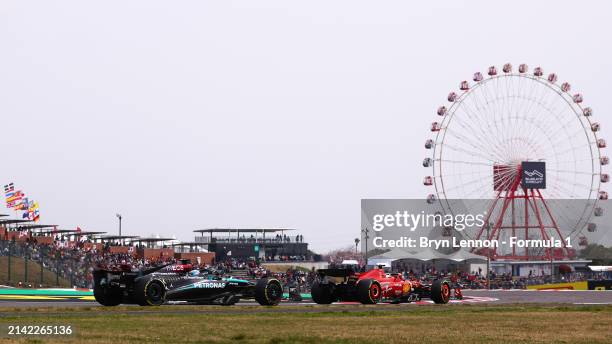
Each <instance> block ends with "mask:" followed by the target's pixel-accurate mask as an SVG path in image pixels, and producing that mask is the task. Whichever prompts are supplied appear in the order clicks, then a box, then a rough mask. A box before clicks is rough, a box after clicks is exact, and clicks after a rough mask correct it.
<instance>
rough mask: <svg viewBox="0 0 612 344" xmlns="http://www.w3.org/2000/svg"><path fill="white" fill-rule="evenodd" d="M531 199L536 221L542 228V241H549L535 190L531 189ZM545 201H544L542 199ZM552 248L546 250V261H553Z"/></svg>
mask: <svg viewBox="0 0 612 344" xmlns="http://www.w3.org/2000/svg"><path fill="white" fill-rule="evenodd" d="M530 192H531V198H532V199H533V208H534V211H535V214H536V219H537V220H538V226H539V227H540V234H541V235H542V239H544V240H548V239H550V237H549V236H548V233H546V229H545V228H544V223H543V222H542V216H541V215H540V210H539V209H538V204H537V198H536V195H535V192H534V191H533V189H530ZM541 200H542V201H544V199H541ZM552 256H553V255H552V247H550V248H548V249H546V259H552Z"/></svg>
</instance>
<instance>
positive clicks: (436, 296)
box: [431, 280, 451, 304]
mask: <svg viewBox="0 0 612 344" xmlns="http://www.w3.org/2000/svg"><path fill="white" fill-rule="evenodd" d="M450 296H451V288H450V283H448V281H446V280H435V281H433V283H432V284H431V300H432V301H433V302H434V303H438V304H445V303H448V301H449V300H450Z"/></svg>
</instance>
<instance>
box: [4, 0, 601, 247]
mask: <svg viewBox="0 0 612 344" xmlns="http://www.w3.org/2000/svg"><path fill="white" fill-rule="evenodd" d="M611 7H612V6H611V5H610V2H606V1H599V2H595V1H589V2H588V3H587V2H576V1H571V2H570V1H537V2H534V1H512V2H491V1H435V2H425V1H422V2H419V3H417V2H413V1H410V2H409V1H385V2H375V1H369V2H364V1H354V0H353V1H329V0H326V1H301V2H295V1H216V2H206V1H180V2H177V1H150V0H147V1H98V2H95V3H94V2H93V1H21V0H20V1H5V0H0V126H1V127H0V128H1V132H2V138H3V140H2V141H3V144H2V145H1V146H0V153H1V156H2V160H1V161H2V162H1V165H0V183H2V184H5V183H7V182H11V181H13V182H15V184H16V186H17V187H18V188H21V189H23V190H24V191H25V192H26V193H27V195H28V196H29V197H30V198H32V199H36V200H38V201H39V203H40V211H41V222H43V223H50V224H58V225H60V226H61V227H63V228H68V229H73V228H74V227H75V226H77V225H78V226H80V227H81V228H83V229H84V230H85V229H86V230H101V231H108V232H116V230H117V220H116V218H115V213H117V212H120V213H121V214H123V216H124V233H126V234H139V235H149V234H161V235H176V236H177V237H178V238H179V239H183V240H190V239H192V238H193V233H192V231H193V230H194V229H198V228H206V227H217V226H230V227H244V226H249V227H250V226H255V227H265V226H272V227H279V226H283V227H295V228H298V229H299V231H300V233H302V234H303V235H304V238H305V240H306V241H308V242H310V243H311V248H313V249H314V250H317V251H326V250H329V249H332V248H337V247H343V246H349V245H351V244H352V242H353V239H354V238H355V237H357V236H358V233H359V226H360V220H361V217H360V208H359V207H360V199H361V198H416V197H424V196H425V195H426V193H427V190H426V189H425V188H424V187H423V186H422V178H423V176H424V175H425V174H427V171H425V169H424V168H423V167H422V166H421V161H422V159H423V157H424V156H425V154H426V151H425V150H424V148H423V143H424V141H425V139H427V138H428V137H429V136H430V135H429V134H430V133H429V131H428V125H429V123H431V122H432V121H433V120H435V119H436V118H435V117H436V116H435V110H436V108H437V107H438V106H439V105H442V104H444V103H445V98H446V95H447V94H448V92H449V91H451V90H453V89H457V88H458V83H459V81H461V80H464V79H469V78H470V77H471V75H472V73H473V72H475V71H483V72H484V71H485V70H486V67H487V66H489V65H492V64H495V65H497V66H501V65H502V64H503V63H505V62H512V63H514V64H515V65H518V64H519V63H523V62H524V63H527V64H529V65H530V67H531V66H533V67H535V66H536V65H541V66H542V67H543V68H544V71H545V72H549V71H555V72H557V73H558V74H559V77H560V79H561V80H562V81H564V80H568V81H570V82H571V83H572V86H573V88H574V89H575V90H577V91H581V92H583V93H584V96H585V103H586V104H588V105H590V106H592V107H593V108H594V111H595V112H594V113H595V116H596V117H597V119H598V120H599V121H600V122H601V123H602V132H603V134H604V136H605V133H607V132H610V133H612V116H610V113H611V109H610V92H611V91H610V85H611V83H612V71H611V69H610V63H611V62H610V61H612V53H611V51H612V50H611V49H610V46H611V43H612V42H611V40H612V39H611V38H610V37H611V36H610V33H611V32H612V23H611V21H610V13H612V8H611ZM5 210H6V209H5ZM1 212H3V213H7V212H8V210H6V211H1Z"/></svg>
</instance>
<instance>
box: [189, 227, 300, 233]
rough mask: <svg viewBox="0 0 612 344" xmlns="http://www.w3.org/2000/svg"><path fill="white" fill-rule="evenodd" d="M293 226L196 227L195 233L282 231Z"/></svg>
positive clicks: (288, 229)
mask: <svg viewBox="0 0 612 344" xmlns="http://www.w3.org/2000/svg"><path fill="white" fill-rule="evenodd" d="M294 230H295V228H206V229H196V230H194V232H196V233H230V232H241V233H275V232H284V231H294Z"/></svg>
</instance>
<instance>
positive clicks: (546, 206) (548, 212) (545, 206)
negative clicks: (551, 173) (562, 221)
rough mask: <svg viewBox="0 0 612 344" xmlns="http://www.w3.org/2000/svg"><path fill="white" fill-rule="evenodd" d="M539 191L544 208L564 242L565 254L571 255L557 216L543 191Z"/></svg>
mask: <svg viewBox="0 0 612 344" xmlns="http://www.w3.org/2000/svg"><path fill="white" fill-rule="evenodd" d="M537 191H538V195H539V196H540V199H541V200H542V203H543V204H544V209H546V213H547V214H548V217H549V218H550V221H551V222H552V225H553V228H554V230H555V232H557V235H558V236H559V239H560V240H561V242H562V243H563V248H564V249H565V254H567V256H568V257H569V256H570V249H569V247H567V242H566V241H565V238H564V237H563V235H562V234H561V230H560V229H559V226H558V225H557V221H555V217H554V216H553V215H552V213H551V211H550V208H549V207H548V203H546V201H545V200H544V197H542V193H541V192H540V190H537Z"/></svg>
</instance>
